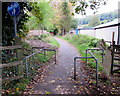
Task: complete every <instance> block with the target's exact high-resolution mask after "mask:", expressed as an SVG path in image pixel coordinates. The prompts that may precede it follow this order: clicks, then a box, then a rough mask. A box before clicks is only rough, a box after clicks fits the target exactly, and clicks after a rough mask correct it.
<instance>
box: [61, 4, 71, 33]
mask: <svg viewBox="0 0 120 96" xmlns="http://www.w3.org/2000/svg"><path fill="white" fill-rule="evenodd" d="M61 12H62V19H61V21H60V22H61V29H62V35H65V34H66V32H68V31H69V30H70V28H71V24H72V20H71V14H70V8H69V5H68V2H62V5H61Z"/></svg>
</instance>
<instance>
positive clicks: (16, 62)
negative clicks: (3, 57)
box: [0, 45, 23, 83]
mask: <svg viewBox="0 0 120 96" xmlns="http://www.w3.org/2000/svg"><path fill="white" fill-rule="evenodd" d="M21 48H22V46H20V45H15V46H4V47H0V51H1V52H2V51H6V50H7V51H8V54H7V55H10V54H9V52H10V51H11V50H15V53H16V54H15V53H14V55H15V56H16V58H17V59H18V61H13V62H9V63H3V64H0V68H1V69H2V73H4V72H3V69H4V68H8V67H9V68H10V67H13V66H17V76H7V77H4V78H3V76H2V77H1V78H0V80H2V83H4V82H7V81H11V80H17V79H20V78H23V75H22V74H21V73H22V70H21V69H22V68H21V64H23V61H22V58H21V54H22V53H21V51H20V50H21ZM18 49H20V50H18Z"/></svg>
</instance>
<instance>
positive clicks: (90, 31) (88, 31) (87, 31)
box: [79, 30, 96, 37]
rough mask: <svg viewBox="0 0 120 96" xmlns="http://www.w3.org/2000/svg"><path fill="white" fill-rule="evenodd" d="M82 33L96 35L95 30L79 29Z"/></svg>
mask: <svg viewBox="0 0 120 96" xmlns="http://www.w3.org/2000/svg"><path fill="white" fill-rule="evenodd" d="M79 33H80V34H84V35H89V36H93V37H95V36H96V33H95V30H80V31H79Z"/></svg>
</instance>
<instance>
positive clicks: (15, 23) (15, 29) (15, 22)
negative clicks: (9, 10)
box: [13, 16, 17, 37]
mask: <svg viewBox="0 0 120 96" xmlns="http://www.w3.org/2000/svg"><path fill="white" fill-rule="evenodd" d="M13 20H14V32H15V34H14V36H15V37H16V36H17V18H16V16H14V19H13Z"/></svg>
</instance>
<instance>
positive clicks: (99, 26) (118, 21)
mask: <svg viewBox="0 0 120 96" xmlns="http://www.w3.org/2000/svg"><path fill="white" fill-rule="evenodd" d="M118 24H120V19H115V20H113V21H111V22H108V23H105V24H101V25H98V26H96V27H95V29H99V28H105V27H110V26H114V25H115V26H116V25H118Z"/></svg>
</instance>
